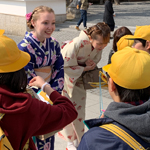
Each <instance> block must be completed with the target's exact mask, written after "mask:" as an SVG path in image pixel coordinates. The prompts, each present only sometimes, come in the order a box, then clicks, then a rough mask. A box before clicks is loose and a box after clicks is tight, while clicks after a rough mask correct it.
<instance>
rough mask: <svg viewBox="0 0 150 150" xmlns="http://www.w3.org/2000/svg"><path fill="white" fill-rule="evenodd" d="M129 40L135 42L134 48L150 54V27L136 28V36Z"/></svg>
mask: <svg viewBox="0 0 150 150" xmlns="http://www.w3.org/2000/svg"><path fill="white" fill-rule="evenodd" d="M127 39H128V40H134V43H133V46H132V47H134V48H136V49H140V50H144V51H146V52H148V53H150V25H145V26H136V30H135V33H134V35H133V36H129V37H128V38H127Z"/></svg>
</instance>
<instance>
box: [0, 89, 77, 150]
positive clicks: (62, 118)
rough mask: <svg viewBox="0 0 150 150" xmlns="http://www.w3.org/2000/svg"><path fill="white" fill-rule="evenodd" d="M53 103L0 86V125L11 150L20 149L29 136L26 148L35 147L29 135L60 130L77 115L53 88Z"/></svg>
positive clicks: (69, 103)
mask: <svg viewBox="0 0 150 150" xmlns="http://www.w3.org/2000/svg"><path fill="white" fill-rule="evenodd" d="M50 99H51V100H52V101H53V106H52V105H50V104H46V103H45V102H42V101H39V100H38V99H35V98H32V97H31V95H30V94H26V93H13V92H11V91H10V90H9V89H8V88H1V87H0V113H4V114H5V115H4V117H3V118H2V120H1V121H0V126H1V128H2V129H3V131H4V132H5V135H6V136H7V138H8V140H9V141H10V143H11V145H12V147H13V149H14V150H22V149H23V147H24V145H25V143H26V142H27V140H28V139H29V138H30V142H29V150H31V149H32V150H36V148H35V145H34V143H33V141H32V138H31V137H32V136H36V135H42V134H46V133H50V132H52V131H56V130H59V129H62V128H63V127H65V126H66V125H67V124H69V123H71V122H72V121H73V120H74V119H76V117H77V112H76V110H75V108H74V106H73V104H72V103H71V102H70V100H69V99H68V98H66V97H64V96H61V95H60V94H59V93H58V92H56V91H54V92H52V93H51V95H50Z"/></svg>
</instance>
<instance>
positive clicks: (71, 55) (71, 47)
mask: <svg viewBox="0 0 150 150" xmlns="http://www.w3.org/2000/svg"><path fill="white" fill-rule="evenodd" d="M79 43H80V41H79V42H78V41H77V39H75V40H73V41H71V42H70V43H68V44H67V45H65V47H64V48H63V49H62V50H61V53H62V56H63V59H64V70H65V74H67V75H68V76H69V77H70V80H71V82H75V81H76V80H77V79H78V78H79V77H80V76H81V74H82V73H83V71H84V67H83V66H79V65H78V61H77V56H78V52H79V50H80V49H79V46H78V45H80V44H79Z"/></svg>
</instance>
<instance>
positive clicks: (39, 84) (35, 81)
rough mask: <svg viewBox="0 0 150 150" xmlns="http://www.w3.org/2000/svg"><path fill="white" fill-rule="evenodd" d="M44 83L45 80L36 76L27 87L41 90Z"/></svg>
mask: <svg viewBox="0 0 150 150" xmlns="http://www.w3.org/2000/svg"><path fill="white" fill-rule="evenodd" d="M44 83H45V80H44V79H43V78H42V77H40V76H36V77H34V78H32V79H31V80H30V82H29V86H37V87H38V88H41V87H42V85H43V84H44Z"/></svg>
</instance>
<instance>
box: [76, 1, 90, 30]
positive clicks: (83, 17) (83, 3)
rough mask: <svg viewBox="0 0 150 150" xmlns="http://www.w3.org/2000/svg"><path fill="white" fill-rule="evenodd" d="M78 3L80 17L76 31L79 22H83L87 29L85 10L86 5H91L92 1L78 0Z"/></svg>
mask: <svg viewBox="0 0 150 150" xmlns="http://www.w3.org/2000/svg"><path fill="white" fill-rule="evenodd" d="M78 3H79V4H78V5H79V7H78V8H79V9H80V13H81V17H80V19H79V21H78V23H77V25H76V27H75V28H76V29H77V30H78V31H80V29H79V26H80V24H81V23H82V22H83V26H84V28H85V29H87V25H86V22H87V10H88V7H89V4H90V5H91V4H92V3H89V2H88V0H78Z"/></svg>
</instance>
